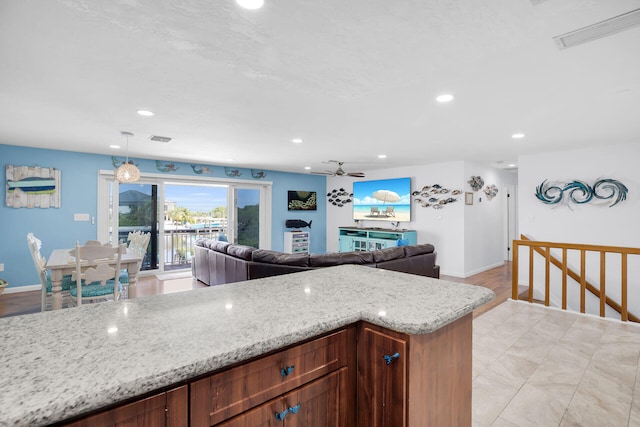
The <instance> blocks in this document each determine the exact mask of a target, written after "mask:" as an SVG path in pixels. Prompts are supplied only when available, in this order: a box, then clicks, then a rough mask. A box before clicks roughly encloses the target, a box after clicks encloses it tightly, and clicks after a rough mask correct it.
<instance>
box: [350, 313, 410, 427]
mask: <svg viewBox="0 0 640 427" xmlns="http://www.w3.org/2000/svg"><path fill="white" fill-rule="evenodd" d="M407 347H408V346H407V339H406V338H402V337H400V336H393V335H390V334H387V333H385V332H382V331H379V330H376V329H374V328H371V327H369V326H367V325H366V324H365V325H362V326H361V329H360V331H359V338H358V425H359V426H360V427H404V426H406V418H407V410H406V397H407V387H406V385H407V382H406V381H407V380H406V375H407V359H406V358H407V350H408V348H407ZM385 356H387V358H385Z"/></svg>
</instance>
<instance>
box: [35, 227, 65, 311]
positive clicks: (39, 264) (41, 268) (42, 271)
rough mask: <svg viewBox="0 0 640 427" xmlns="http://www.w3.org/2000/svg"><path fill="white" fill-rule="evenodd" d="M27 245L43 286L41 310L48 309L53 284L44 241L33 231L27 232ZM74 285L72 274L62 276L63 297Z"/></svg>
mask: <svg viewBox="0 0 640 427" xmlns="http://www.w3.org/2000/svg"><path fill="white" fill-rule="evenodd" d="M27 245H28V246H29V252H30V253H31V258H32V259H33V265H34V266H35V268H36V272H37V273H38V277H39V278H40V284H41V286H42V288H41V289H42V295H41V299H40V311H46V310H47V306H48V297H50V296H51V295H52V290H53V286H52V284H51V279H50V277H49V271H48V270H47V267H46V265H47V259H46V258H45V257H43V256H42V254H41V253H40V250H41V249H42V241H41V240H40V239H38V238H37V237H36V236H34V235H33V233H28V234H27ZM72 285H73V281H72V280H71V275H66V276H62V295H63V297H65V296H68V295H69V289H70V288H71V286H72Z"/></svg>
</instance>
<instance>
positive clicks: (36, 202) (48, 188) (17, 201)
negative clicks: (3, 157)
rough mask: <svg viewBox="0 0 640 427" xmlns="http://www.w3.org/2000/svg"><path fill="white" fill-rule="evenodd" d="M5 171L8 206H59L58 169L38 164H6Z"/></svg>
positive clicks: (43, 207) (45, 207) (44, 207)
mask: <svg viewBox="0 0 640 427" xmlns="http://www.w3.org/2000/svg"><path fill="white" fill-rule="evenodd" d="M5 172H6V179H7V186H6V204H7V206H8V207H12V208H42V209H47V208H59V207H60V170H58V169H56V168H43V167H40V166H33V167H31V166H13V165H7V167H6V170H5Z"/></svg>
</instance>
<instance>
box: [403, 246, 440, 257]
mask: <svg viewBox="0 0 640 427" xmlns="http://www.w3.org/2000/svg"><path fill="white" fill-rule="evenodd" d="M403 248H404V254H405V256H408V257H410V256H416V255H422V254H430V253H432V252H433V251H434V250H435V247H434V246H433V245H432V244H429V243H425V244H422V245H414V246H403Z"/></svg>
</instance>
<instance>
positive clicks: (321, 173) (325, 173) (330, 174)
mask: <svg viewBox="0 0 640 427" xmlns="http://www.w3.org/2000/svg"><path fill="white" fill-rule="evenodd" d="M311 173H312V174H315V175H329V176H332V175H333V172H311Z"/></svg>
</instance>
